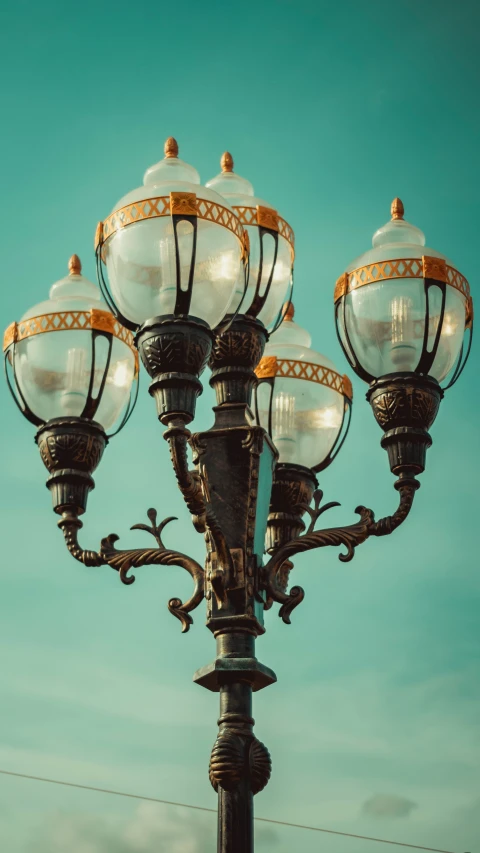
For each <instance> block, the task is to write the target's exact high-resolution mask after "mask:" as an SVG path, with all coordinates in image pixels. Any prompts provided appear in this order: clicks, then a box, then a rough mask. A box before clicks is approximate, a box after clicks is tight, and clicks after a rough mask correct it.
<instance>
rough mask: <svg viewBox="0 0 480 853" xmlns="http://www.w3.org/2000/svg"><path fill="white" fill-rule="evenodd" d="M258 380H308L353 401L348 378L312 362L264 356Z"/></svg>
mask: <svg viewBox="0 0 480 853" xmlns="http://www.w3.org/2000/svg"><path fill="white" fill-rule="evenodd" d="M255 373H256V376H257V378H258V379H273V378H274V377H275V376H281V377H282V378H289V379H306V380H307V381H308V382H317V383H318V384H319V385H326V386H327V388H332V390H333V391H338V393H339V394H344V395H345V397H348V399H349V400H352V399H353V389H352V383H351V382H350V379H349V378H348V376H342V375H341V374H340V373H337V371H336V370H330V368H328V367H322V365H321V364H313V362H311V361H295V360H294V359H290V358H277V357H276V356H274V355H266V356H264V357H263V358H262V359H261V361H260V363H259V365H258V367H257V369H256V371H255Z"/></svg>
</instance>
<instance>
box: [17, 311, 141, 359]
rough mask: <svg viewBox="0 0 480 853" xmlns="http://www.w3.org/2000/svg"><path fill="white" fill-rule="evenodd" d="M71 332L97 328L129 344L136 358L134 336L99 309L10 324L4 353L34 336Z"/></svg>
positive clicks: (35, 318) (41, 315)
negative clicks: (45, 333) (12, 345)
mask: <svg viewBox="0 0 480 853" xmlns="http://www.w3.org/2000/svg"><path fill="white" fill-rule="evenodd" d="M70 329H82V330H87V331H90V330H91V329H96V330H97V331H99V332H109V333H110V334H111V335H113V337H115V338H118V339H119V340H121V341H123V342H124V343H125V344H127V346H128V347H130V349H131V350H132V352H133V353H134V355H135V356H137V350H136V348H135V346H134V343H133V335H132V333H131V332H130V331H129V330H128V329H126V328H125V326H122V324H121V323H119V322H118V320H116V319H115V317H114V316H113V314H110V312H109V311H101V310H100V309H98V308H91V309H90V311H58V312H56V313H52V314H40V315H39V316H38V317H29V318H28V319H27V320H21V321H20V322H19V323H10V325H9V326H8V328H7V329H6V331H5V335H4V338H3V350H4V352H5V350H6V349H8V347H9V346H11V344H13V343H16V342H17V341H22V340H24V338H30V337H32V336H33V335H41V334H43V333H44V332H62V331H65V330H70Z"/></svg>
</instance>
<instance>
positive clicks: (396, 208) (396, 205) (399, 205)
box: [390, 198, 405, 220]
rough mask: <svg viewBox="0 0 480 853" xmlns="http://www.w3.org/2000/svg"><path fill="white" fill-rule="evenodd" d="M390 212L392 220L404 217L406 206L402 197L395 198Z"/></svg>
mask: <svg viewBox="0 0 480 853" xmlns="http://www.w3.org/2000/svg"><path fill="white" fill-rule="evenodd" d="M390 213H391V215H392V220H394V219H403V215H404V213H405V208H404V206H403V201H402V200H401V199H400V198H394V199H393V201H392V204H391V206H390Z"/></svg>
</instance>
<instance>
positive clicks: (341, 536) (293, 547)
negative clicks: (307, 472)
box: [263, 476, 420, 625]
mask: <svg viewBox="0 0 480 853" xmlns="http://www.w3.org/2000/svg"><path fill="white" fill-rule="evenodd" d="M419 486H420V483H419V482H418V480H416V479H415V477H406V476H400V478H399V479H398V480H397V482H396V483H395V488H396V489H397V490H398V491H399V492H400V502H399V506H398V508H397V509H396V511H395V512H394V513H393V515H389V516H385V518H381V519H379V521H375V516H374V513H373V511H372V510H371V509H368V508H367V507H365V506H358V507H357V508H356V510H355V512H356V513H358V515H359V516H360V520H359V521H357V522H356V523H355V524H350V525H347V526H346V527H331V528H327V529H326V530H316V531H315V530H314V529H313V528H314V525H315V521H316V519H317V518H318V516H319V515H320V514H321V512H322V510H319V509H318V503H317V501H316V504H317V509H316V510H315V511H313V512H312V524H311V525H310V527H309V529H308V531H307V533H305V534H304V535H303V536H299V537H298V538H297V539H292V540H291V541H290V542H287V543H286V544H285V545H282V546H281V547H280V548H279V549H278V550H277V551H275V552H274V554H273V555H272V557H271V559H270V560H269V561H268V563H267V564H266V566H265V567H264V573H263V577H264V589H265V590H266V593H267V606H270V603H271V601H276V602H278V603H279V604H281V607H280V611H279V615H280V617H281V618H282V619H283V621H284V622H285V623H286V624H287V625H289V624H290V613H291V612H292V610H293V609H294V608H295V607H297V606H298V605H299V604H300V603H301V602H302V601H303V599H304V597H305V592H304V590H303V589H302V587H301V586H294V587H292V588H291V590H290V592H288V593H287V592H284V591H282V590H281V589H280V587H279V583H278V579H277V577H278V573H279V571H280V569H281V568H282V566H283V565H284V564H285V563H286V562H287V561H288V560H289V558H290V557H292V556H293V555H294V554H299V553H301V552H302V551H311V550H312V549H313V548H323V547H325V546H326V545H344V546H345V547H346V549H347V550H346V553H342V554H339V560H341V561H342V562H344V563H346V562H348V561H349V560H351V559H352V558H353V557H354V555H355V548H356V547H357V545H361V544H362V542H365V540H366V539H368V538H369V537H370V536H387V535H388V534H390V533H393V531H394V530H396V528H397V527H399V525H400V524H402V522H403V521H405V519H406V517H407V515H408V514H409V512H410V509H411V508H412V504H413V499H414V496H415V492H416V490H417V489H418V488H419ZM330 506H331V505H330ZM325 509H326V507H325Z"/></svg>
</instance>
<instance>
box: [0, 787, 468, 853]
mask: <svg viewBox="0 0 480 853" xmlns="http://www.w3.org/2000/svg"><path fill="white" fill-rule="evenodd" d="M0 773H1V774H2V775H3V776H15V777H17V778H19V779H30V780H32V781H34V782H48V783H49V784H51V785H64V786H65V787H67V788H81V789H82V790H83V791H96V792H97V793H99V794H113V795H114V796H116V797H128V798H129V799H131V800H146V801H147V802H149V803H162V804H163V805H166V806H180V807H181V808H183V809H195V811H198V812H210V813H213V814H217V810H216V809H207V808H206V807H205V806H192V805H190V804H189V803H175V802H173V801H172V800H161V799H159V798H158V797H145V796H143V795H142V794H127V793H126V792H125V791H112V790H110V789H109V788H95V787H94V786H93V785H79V784H77V783H76V782H64V781H62V780H60V779H46V778H45V777H43V776H30V775H29V774H28V773H14V772H13V771H11V770H0ZM254 819H255V820H257V821H261V822H262V823H273V824H276V825H277V826H290V827H293V828H294V829H308V830H310V831H311V832H325V833H327V834H328V835H342V836H343V837H344V838H356V839H357V840H360V841H378V842H379V843H380V844H392V845H395V846H396V847H409V848H410V849H411V850H427V851H429V853H452V851H451V850H439V849H438V847H422V845H421V844H407V843H406V842H404V841H391V840H390V839H388V838H372V837H371V836H369V835H354V834H353V833H351V832H340V831H339V830H338V829H324V828H322V827H319V826H306V825H305V824H303V823H288V821H286V820H273V819H272V818H269V817H255V818H254Z"/></svg>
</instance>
